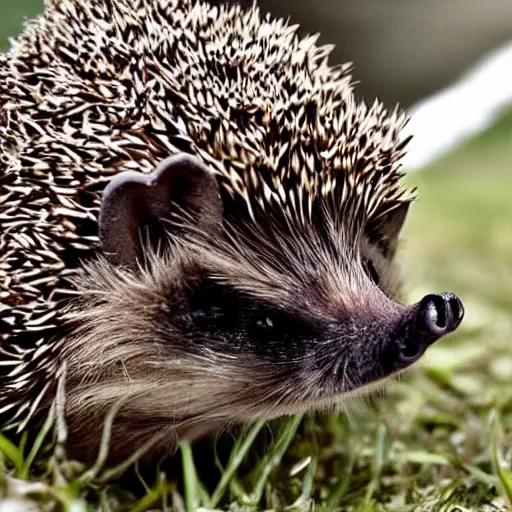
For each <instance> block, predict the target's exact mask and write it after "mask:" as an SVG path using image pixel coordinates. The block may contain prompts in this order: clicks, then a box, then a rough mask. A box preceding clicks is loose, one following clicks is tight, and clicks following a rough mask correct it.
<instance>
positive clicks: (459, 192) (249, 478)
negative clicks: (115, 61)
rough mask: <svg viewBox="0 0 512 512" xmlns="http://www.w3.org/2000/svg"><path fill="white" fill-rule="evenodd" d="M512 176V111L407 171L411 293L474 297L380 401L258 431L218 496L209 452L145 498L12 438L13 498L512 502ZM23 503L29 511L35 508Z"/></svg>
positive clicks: (188, 506)
mask: <svg viewBox="0 0 512 512" xmlns="http://www.w3.org/2000/svg"><path fill="white" fill-rule="evenodd" d="M29 3H32V4H34V5H36V4H37V2H30V1H28V0H25V2H20V0H18V2H17V4H19V5H20V10H22V9H25V10H24V11H23V12H27V13H29ZM23 4H26V5H23ZM36 7H37V5H36ZM7 18H8V17H7ZM16 23H17V22H14V23H13V24H10V25H9V21H8V19H7V21H2V22H1V23H0V33H8V32H11V33H12V31H13V30H14V28H13V27H17V25H16ZM0 44H1V43H0ZM511 171H512V112H509V113H508V114H506V115H504V116H502V117H501V118H500V119H499V121H498V122H497V123H496V124H495V125H494V126H493V128H492V129H491V130H489V131H488V132H487V133H485V134H483V135H481V136H478V137H476V138H475V139H473V140H471V141H469V142H468V143H465V144H463V145H462V146H461V147H459V148H458V149H457V150H455V151H454V152H452V153H451V154H449V155H447V156H446V157H444V158H442V159H441V160H439V161H437V162H436V163H435V164H433V165H432V166H430V167H429V168H427V169H423V170H422V171H420V172H417V173H414V174H411V175H410V176H408V177H407V181H408V183H409V184H411V185H418V186H419V187H420V191H421V193H420V199H419V201H418V202H417V203H416V204H415V205H414V207H413V208H412V211H411V215H410V218H409V220H408V223H407V226H406V232H405V234H404V240H403V244H402V248H401V254H400V260H401V261H402V263H403V273H404V283H405V289H406V294H407V299H408V300H409V301H410V302H414V301H416V300H418V299H419V298H421V297H422V296H423V295H424V294H426V293H429V292H440V291H453V292H456V293H457V294H458V295H459V296H460V297H461V298H462V299H463V301H464V304H465V306H466V317H465V319H464V322H463V325H462V327H461V328H460V330H459V331H458V332H457V334H455V335H453V336H450V337H449V338H447V339H445V340H443V341H441V342H439V343H438V344H436V345H435V346H434V347H432V348H431V349H430V350H429V352H428V354H427V355H426V357H424V358H423V360H422V361H421V363H419V364H417V365H416V366H415V367H414V368H413V369H412V370H410V371H409V372H407V374H406V375H405V377H404V378H403V379H401V380H400V381H399V382H394V381H393V382H390V383H389V384H388V385H387V386H386V390H387V392H386V395H385V396H377V397H375V399H374V400H372V404H371V405H370V404H366V403H351V404H349V406H348V407H347V413H346V414H342V415H336V416H328V417H327V416H316V417H311V416H307V417H306V418H303V419H302V420H301V419H300V418H294V419H291V420H289V421H285V422H278V423H277V424H274V426H273V427H274V429H273V435H272V436H270V435H268V432H269V430H268V428H267V427H262V426H261V425H253V426H249V427H248V428H247V429H246V431H245V433H244V434H243V435H242V436H241V437H240V438H239V439H238V440H237V442H236V443H235V446H234V448H233V449H232V451H231V456H230V457H229V461H228V462H227V464H225V465H224V467H223V468H222V470H221V473H222V477H221V478H220V482H219V483H218V486H217V487H216V488H215V486H214V488H213V489H210V490H209V491H207V490H205V488H204V486H203V485H202V484H201V483H200V482H199V480H198V478H197V477H196V471H195V467H194V461H196V462H201V463H204V460H203V459H204V456H203V455H202V454H201V453H197V452H196V453H195V454H193V453H192V452H191V450H190V448H189V447H188V446H184V447H183V448H182V450H181V453H180V454H179V456H180V457H181V458H180V459H179V460H180V463H181V464H182V468H183V475H184V476H183V479H184V485H183V486H177V485H176V484H175V483H174V481H173V480H172V479H170V478H169V479H166V478H165V477H164V476H163V474H160V475H159V476H158V483H156V484H154V483H152V484H150V485H151V486H150V487H148V488H147V490H146V492H142V493H139V494H138V495H134V494H133V493H132V492H129V491H128V488H129V487H128V486H127V485H125V487H124V488H123V487H121V486H119V485H106V484H105V480H106V478H107V477H109V476H112V474H113V473H110V475H109V473H108V472H106V471H105V470H104V469H102V467H101V464H98V465H97V466H94V467H92V468H82V467H80V466H79V465H76V464H72V463H69V462H66V461H63V460H62V457H61V456H60V455H59V454H57V456H52V457H48V456H46V455H44V454H42V453H37V452H38V450H37V446H36V448H34V449H33V447H32V446H23V443H22V445H21V446H15V445H13V444H11V443H10V442H9V441H8V440H7V439H6V438H5V437H3V436H0V455H1V456H0V496H1V495H4V496H10V497H16V496H20V495H21V496H22V497H23V499H25V500H26V499H31V500H32V501H33V502H34V503H37V507H38V508H36V509H35V510H39V509H40V510H73V511H76V512H78V511H82V510H84V511H85V510H96V509H97V508H99V509H100V510H105V511H107V510H134V511H143V510H150V509H151V510H171V509H173V507H174V509H175V510H179V511H180V510H196V509H197V508H198V507H203V510H213V509H220V510H225V509H228V508H229V509H230V510H233V511H236V510H251V511H252V510H261V509H273V510H281V509H283V508H284V507H285V506H288V509H289V510H322V511H323V510H325V511H327V510H328V511H333V510H340V511H361V512H362V511H365V512H366V511H370V512H371V511H388V510H389V511H404V512H405V511H413V510H414V511H447V512H448V511H453V512H455V511H459V512H462V511H466V510H478V511H480V510H481V511H489V512H491V511H502V510H503V511H504V510H509V504H510V502H509V500H510V499H511V498H512V471H511V469H510V468H511V462H512V450H511V449H510V446H511V442H510V441H511V436H512V387H511V386H510V382H511V381H512V264H511V262H512V237H511V236H510V235H511V231H510V230H511V220H512V200H511V192H512V172H511ZM44 433H45V432H42V434H41V436H40V438H39V440H40V441H42V438H43V434H44ZM264 434H266V435H264ZM262 443H263V445H262ZM42 444H44V443H42ZM262 446H263V447H264V449H262ZM34 456H35V462H34V461H33V458H34ZM248 461H250V462H248ZM157 473H158V471H157V469H156V468H155V475H156V474H157ZM130 488H131V487H130ZM4 503H5V502H4ZM10 503H11V504H13V503H14V502H13V501H11V502H10ZM166 507H167V508H166ZM0 510H2V511H3V508H2V503H0ZM9 510H14V509H9ZM19 510H20V511H25V510H28V502H27V501H25V502H23V504H20V508H19Z"/></svg>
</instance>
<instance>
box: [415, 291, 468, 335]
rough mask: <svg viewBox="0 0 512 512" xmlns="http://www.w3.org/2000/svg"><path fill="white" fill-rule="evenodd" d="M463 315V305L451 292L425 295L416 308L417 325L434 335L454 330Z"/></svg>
mask: <svg viewBox="0 0 512 512" xmlns="http://www.w3.org/2000/svg"><path fill="white" fill-rule="evenodd" d="M463 317H464V306H463V305H462V302H461V300H460V299H459V298H458V297H457V296H456V295H454V294H453V293H441V294H440V295H427V296H426V297H423V299H422V300H421V302H420V304H419V308H418V327H419V328H420V329H422V330H423V331H425V332H426V333H428V334H431V335H433V336H435V337H439V336H442V335H443V334H446V333H448V332H451V331H454V330H455V329H457V327H458V326H459V325H460V323H461V321H462V318H463Z"/></svg>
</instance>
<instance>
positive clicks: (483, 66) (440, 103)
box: [403, 42, 512, 171]
mask: <svg viewBox="0 0 512 512" xmlns="http://www.w3.org/2000/svg"><path fill="white" fill-rule="evenodd" d="M509 105H512V42H511V43H509V44H508V45H506V46H503V47H501V48H500V49H498V50H496V51H494V52H492V53H491V54H490V55H488V56H487V57H486V58H484V59H483V60H482V61H480V63H479V64H478V65H477V66H475V67H474V68H473V69H472V70H470V71H469V73H467V74H466V75H464V76H463V77H462V78H461V79H460V80H458V81H457V82H455V83H454V84H453V85H451V86H449V87H447V88H446V89H444V90H442V91H441V92H439V93H437V94H434V95H433V96H430V97H428V98H426V99H424V100H421V101H419V102H418V103H416V104H415V105H413V106H412V107H411V108H410V109H409V115H410V117H411V120H410V121H409V124H408V126H407V127H406V130H405V132H406V134H407V135H409V134H412V135H413V139H412V141H411V142H410V145H409V149H408V152H407V154H406V156H405V157H404V159H403V166H404V169H405V170H407V171H412V170H416V169H418V168H421V167H424V166H425V165H427V164H429V163H430V162H431V161H433V160H435V159H437V158H439V157H440V156H442V155H443V154H444V153H446V152H448V151H449V150H451V149H453V148H454V147H455V146H457V145H458V144H460V143H461V142H463V141H464V140H466V139H468V138H469V137H470V136H472V135H474V134H476V133H478V132H481V131H483V130H485V129H486V128H487V127H489V125H490V124H491V123H492V122H493V121H494V120H495V119H496V117H497V116H498V115H499V114H500V113H501V112H502V111H503V110H504V109H505V108H506V107H507V106H509Z"/></svg>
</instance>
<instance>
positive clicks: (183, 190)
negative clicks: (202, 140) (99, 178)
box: [99, 154, 222, 269]
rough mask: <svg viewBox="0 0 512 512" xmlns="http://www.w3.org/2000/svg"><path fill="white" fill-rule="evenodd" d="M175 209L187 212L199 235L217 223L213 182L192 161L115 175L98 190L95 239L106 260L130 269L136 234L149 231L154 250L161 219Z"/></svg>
mask: <svg viewBox="0 0 512 512" xmlns="http://www.w3.org/2000/svg"><path fill="white" fill-rule="evenodd" d="M177 209H182V210H185V211H187V212H189V213H191V214H192V215H193V216H194V219H195V220H196V222H197V226H198V227H199V228H200V229H202V230H203V231H212V230H215V229H216V228H217V227H218V226H219V224H220V221H221V218H222V202H221V198H220V194H219V186H218V183H217V179H216V178H215V176H214V175H213V174H212V173H211V172H210V171H209V170H208V169H207V168H206V166H205V165H203V164H202V163H201V162H200V161H199V160H198V159H197V158H195V157H193V156H190V155H188V154H178V155H175V156H172V157H169V158H167V159H166V160H164V161H163V162H161V163H160V165H158V167H157V168H156V169H155V170H154V171H153V172H152V173H150V174H143V173H140V172H134V171H126V172H122V173H119V174H117V175H116V176H115V177H114V178H113V179H112V181H111V182H110V183H109V184H108V185H107V187H106V188H105V190H104V192H103V195H102V199H101V207H100V214H99V236H100V240H101V243H102V246H103V251H104V253H105V255H106V256H107V258H108V259H109V261H111V262H112V263H114V264H116V265H124V266H127V267H129V268H131V269H136V268H137V262H138V261H141V259H142V258H143V257H144V254H143V249H144V248H143V245H142V236H141V233H143V232H144V230H146V229H147V230H149V235H150V242H151V244H154V245H155V246H157V245H159V244H160V243H162V242H164V241H165V240H164V238H165V232H166V230H167V231H168V229H169V226H165V227H164V220H165V219H166V218H169V216H170V214H171V212H172V211H173V210H174V211H176V210H177Z"/></svg>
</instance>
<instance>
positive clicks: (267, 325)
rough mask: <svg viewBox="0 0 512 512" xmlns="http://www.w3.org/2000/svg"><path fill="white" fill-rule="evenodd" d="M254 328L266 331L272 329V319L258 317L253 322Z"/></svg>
mask: <svg viewBox="0 0 512 512" xmlns="http://www.w3.org/2000/svg"><path fill="white" fill-rule="evenodd" d="M255 326H256V327H257V328H258V329H263V330H267V331H268V330H270V329H272V328H273V327H274V322H273V321H272V318H270V316H264V317H259V318H258V319H257V320H256V322H255Z"/></svg>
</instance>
